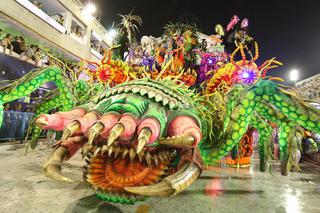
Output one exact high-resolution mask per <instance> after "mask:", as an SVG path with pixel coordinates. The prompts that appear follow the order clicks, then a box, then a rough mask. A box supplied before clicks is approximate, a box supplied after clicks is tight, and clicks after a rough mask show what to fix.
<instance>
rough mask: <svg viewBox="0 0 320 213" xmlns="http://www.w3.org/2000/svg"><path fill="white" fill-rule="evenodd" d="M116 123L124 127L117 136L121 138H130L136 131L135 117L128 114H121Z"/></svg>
mask: <svg viewBox="0 0 320 213" xmlns="http://www.w3.org/2000/svg"><path fill="white" fill-rule="evenodd" d="M118 123H119V124H122V125H123V127H124V132H123V133H122V134H121V135H120V136H119V138H120V139H122V140H130V139H131V138H132V137H133V135H134V133H135V131H136V128H137V119H136V118H135V117H133V116H132V115H130V114H123V115H122V117H121V118H120V120H119V122H118Z"/></svg>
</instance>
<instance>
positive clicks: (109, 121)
mask: <svg viewBox="0 0 320 213" xmlns="http://www.w3.org/2000/svg"><path fill="white" fill-rule="evenodd" d="M119 118H120V115H119V114H116V113H108V114H106V115H103V116H102V117H101V118H100V120H99V122H101V123H103V125H104V129H103V131H102V132H101V136H102V137H103V138H107V137H108V134H109V132H110V130H111V129H112V127H113V126H114V125H116V123H117V122H118V121H119Z"/></svg>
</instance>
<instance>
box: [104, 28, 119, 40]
mask: <svg viewBox="0 0 320 213" xmlns="http://www.w3.org/2000/svg"><path fill="white" fill-rule="evenodd" d="M116 35H117V31H116V30H115V29H113V28H111V29H110V30H108V32H107V34H106V36H107V38H108V39H109V40H111V41H112V40H113V39H114V37H115V36H116Z"/></svg>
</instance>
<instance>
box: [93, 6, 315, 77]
mask: <svg viewBox="0 0 320 213" xmlns="http://www.w3.org/2000/svg"><path fill="white" fill-rule="evenodd" d="M92 2H95V3H96V4H97V5H98V7H99V9H100V10H101V11H100V14H98V18H101V22H102V23H103V25H104V26H105V27H106V28H107V29H109V28H111V27H112V24H113V23H114V24H115V25H117V24H118V23H119V21H120V18H119V17H118V16H117V14H119V13H120V14H128V13H130V11H131V10H132V9H134V11H133V14H136V15H139V16H141V17H142V20H143V26H142V28H141V32H140V35H139V36H141V35H153V36H160V35H161V34H162V31H163V27H164V25H165V24H167V23H168V22H169V21H172V22H175V21H179V20H184V21H185V20H188V21H189V22H190V21H194V22H197V23H198V27H199V28H200V29H201V30H202V32H204V33H206V34H209V35H210V34H213V33H214V27H215V25H216V24H218V23H220V24H222V25H223V26H226V25H227V23H228V22H229V21H230V18H231V16H232V15H234V14H237V15H238V16H239V17H240V19H243V18H245V17H246V18H248V19H249V22H250V23H249V30H250V34H251V35H252V36H253V37H254V38H255V39H256V40H257V41H258V43H259V46H260V56H261V57H260V59H259V61H258V63H259V64H260V63H262V62H263V60H265V59H269V58H272V57H274V56H276V57H277V58H278V60H280V61H282V62H283V63H284V66H282V67H281V68H279V69H277V70H274V71H271V72H270V73H269V74H272V75H274V76H280V77H283V78H284V79H286V80H288V73H289V71H290V70H291V69H292V68H297V69H298V70H299V71H300V74H301V76H300V79H304V78H307V77H310V76H312V75H315V74H318V73H320V51H319V49H320V1H317V0H304V1H296V0H292V1H288V0H278V1H274V0H268V1H263V0H256V1H243V0H242V1H241V0H238V1H231V0H220V1H214V0H211V1H210V0H207V1H203V0H195V1H189V0H171V1H169V0H161V1H159V0H158V1H153V0H95V1H93V0H92Z"/></svg>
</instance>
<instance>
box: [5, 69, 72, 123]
mask: <svg viewBox="0 0 320 213" xmlns="http://www.w3.org/2000/svg"><path fill="white" fill-rule="evenodd" d="M48 82H54V83H55V84H56V86H57V87H58V90H59V95H58V97H57V100H59V103H60V106H62V107H61V108H62V110H70V109H72V107H73V106H74V101H73V100H72V91H71V90H70V84H69V82H68V81H67V80H66V78H65V77H64V76H63V75H62V71H61V69H60V68H58V67H48V68H45V69H42V70H39V71H35V72H31V73H29V74H27V75H25V76H24V77H23V78H22V79H20V80H19V83H18V84H17V83H16V82H13V83H11V84H10V85H7V86H5V87H4V88H1V90H0V105H3V104H5V103H8V102H12V101H14V100H17V99H19V98H22V97H26V96H28V95H30V94H31V93H32V92H33V91H35V90H36V89H38V88H39V87H40V86H42V85H43V84H45V83H48ZM44 109H45V108H42V109H40V111H41V112H44ZM0 113H1V115H3V107H2V109H1V108H0ZM2 122H3V116H1V118H0V125H2Z"/></svg>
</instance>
